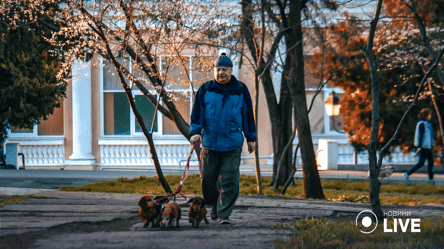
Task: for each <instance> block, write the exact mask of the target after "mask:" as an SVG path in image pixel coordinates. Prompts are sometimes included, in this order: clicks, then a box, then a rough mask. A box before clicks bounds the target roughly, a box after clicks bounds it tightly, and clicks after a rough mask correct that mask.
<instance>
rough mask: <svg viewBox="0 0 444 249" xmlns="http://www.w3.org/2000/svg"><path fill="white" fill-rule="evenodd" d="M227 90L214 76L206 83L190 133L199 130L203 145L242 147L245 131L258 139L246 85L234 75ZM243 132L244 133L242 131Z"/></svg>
mask: <svg viewBox="0 0 444 249" xmlns="http://www.w3.org/2000/svg"><path fill="white" fill-rule="evenodd" d="M231 81H232V82H231V86H230V87H229V88H228V89H226V90H224V88H223V87H222V85H220V84H218V83H217V82H216V81H215V80H211V81H208V82H206V83H205V84H203V85H202V86H201V87H200V88H199V90H198V92H197V95H196V99H195V101H194V106H193V111H192V113H191V125H190V135H191V136H193V135H196V134H200V135H201V137H202V147H203V148H205V149H209V150H214V151H229V150H234V149H242V145H243V143H244V135H245V138H246V139H247V141H248V142H252V141H253V142H254V141H256V128H255V124H254V116H253V107H252V103H251V97H250V93H249V92H248V89H247V86H246V85H245V84H244V83H242V82H240V81H238V80H237V79H236V78H235V77H234V76H231ZM242 132H243V134H242Z"/></svg>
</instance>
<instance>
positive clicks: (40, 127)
mask: <svg viewBox="0 0 444 249" xmlns="http://www.w3.org/2000/svg"><path fill="white" fill-rule="evenodd" d="M59 103H60V107H58V108H55V109H54V112H53V113H52V114H49V115H48V116H47V117H46V120H45V119H42V120H40V124H35V125H34V127H33V128H31V129H18V128H14V127H12V128H11V136H12V137H22V136H26V137H37V136H63V134H64V121H63V99H60V100H59Z"/></svg>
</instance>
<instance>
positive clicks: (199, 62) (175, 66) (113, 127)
mask: <svg viewBox="0 0 444 249" xmlns="http://www.w3.org/2000/svg"><path fill="white" fill-rule="evenodd" d="M213 59H214V57H212V56H207V57H200V58H199V59H198V58H196V57H194V56H191V55H190V56H183V58H182V60H177V59H171V58H170V57H167V56H161V57H159V58H158V62H157V63H159V68H160V69H161V76H162V77H164V80H165V90H166V91H167V93H168V94H169V96H170V97H171V98H172V99H173V100H174V103H175V105H176V108H177V110H178V111H179V113H180V114H181V115H182V117H183V118H184V120H185V121H186V122H188V123H189V122H190V116H191V104H192V102H193V90H194V91H197V89H198V87H199V86H200V85H201V84H203V83H204V82H206V81H208V80H210V79H212V66H211V65H212V61H213ZM120 61H121V59H120ZM123 63H124V65H125V67H126V68H127V69H129V70H130V71H132V70H134V73H133V75H134V77H135V78H136V79H138V80H141V81H145V82H146V83H147V85H148V86H151V83H150V82H148V81H149V79H147V77H146V76H145V75H144V73H143V72H141V70H140V69H138V68H137V67H134V65H131V62H130V61H129V60H125V61H124V62H123ZM189 79H190V80H191V82H192V83H193V84H192V85H191V84H190V83H189V82H190V80H189ZM126 80H127V79H126ZM127 84H128V85H131V82H130V81H129V80H127ZM148 90H150V91H151V94H153V95H156V93H157V92H156V91H155V90H154V89H152V88H149V89H148ZM132 93H133V96H134V101H135V103H136V106H137V109H138V111H139V113H140V115H141V116H142V117H143V120H144V123H145V126H146V128H147V130H148V131H151V128H153V133H154V134H155V135H180V134H181V133H180V132H179V130H178V129H177V127H176V125H175V124H174V122H173V121H171V120H170V119H168V118H166V117H163V115H162V114H161V113H160V112H159V111H158V113H157V114H156V115H155V110H156V108H155V106H153V105H152V104H151V102H150V101H149V100H148V99H147V98H146V97H145V96H144V95H143V94H142V93H141V91H140V90H139V89H137V88H136V87H133V88H132ZM160 103H161V104H162V105H164V104H163V103H162V100H161V101H160ZM154 118H155V119H154ZM153 119H154V122H153ZM103 123H104V132H103V134H104V135H125V136H132V135H136V136H140V135H142V129H141V128H140V126H139V124H138V123H137V121H136V120H135V117H134V114H133V112H132V110H131V108H130V106H129V103H128V100H127V98H126V94H125V92H124V89H123V87H122V85H121V83H120V80H119V78H118V76H117V72H116V71H115V69H114V67H113V65H112V64H111V63H109V62H108V61H106V60H103Z"/></svg>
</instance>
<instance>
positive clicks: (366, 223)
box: [356, 210, 378, 234]
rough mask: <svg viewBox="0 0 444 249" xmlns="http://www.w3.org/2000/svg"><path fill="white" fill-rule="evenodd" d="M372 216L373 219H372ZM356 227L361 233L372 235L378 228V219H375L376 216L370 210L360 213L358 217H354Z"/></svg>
mask: <svg viewBox="0 0 444 249" xmlns="http://www.w3.org/2000/svg"><path fill="white" fill-rule="evenodd" d="M372 216H373V217H374V219H372ZM373 221H376V222H373ZM356 226H357V227H358V228H359V230H360V231H361V233H365V234H369V233H372V232H373V231H375V229H376V227H377V226H378V218H377V217H376V214H375V213H373V212H372V211H370V210H364V211H361V212H360V213H359V214H358V216H356Z"/></svg>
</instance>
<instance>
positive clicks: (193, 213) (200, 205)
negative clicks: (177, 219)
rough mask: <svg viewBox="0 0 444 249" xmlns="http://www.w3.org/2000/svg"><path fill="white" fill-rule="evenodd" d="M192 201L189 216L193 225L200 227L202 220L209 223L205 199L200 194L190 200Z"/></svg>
mask: <svg viewBox="0 0 444 249" xmlns="http://www.w3.org/2000/svg"><path fill="white" fill-rule="evenodd" d="M190 202H192V203H191V206H190V211H189V212H188V218H189V220H190V223H191V227H199V224H200V222H202V220H204V221H205V223H207V225H208V224H209V222H208V219H207V217H206V215H207V209H206V208H205V200H204V198H202V197H200V196H195V197H193V198H191V199H189V200H188V202H187V204H188V203H190Z"/></svg>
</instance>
